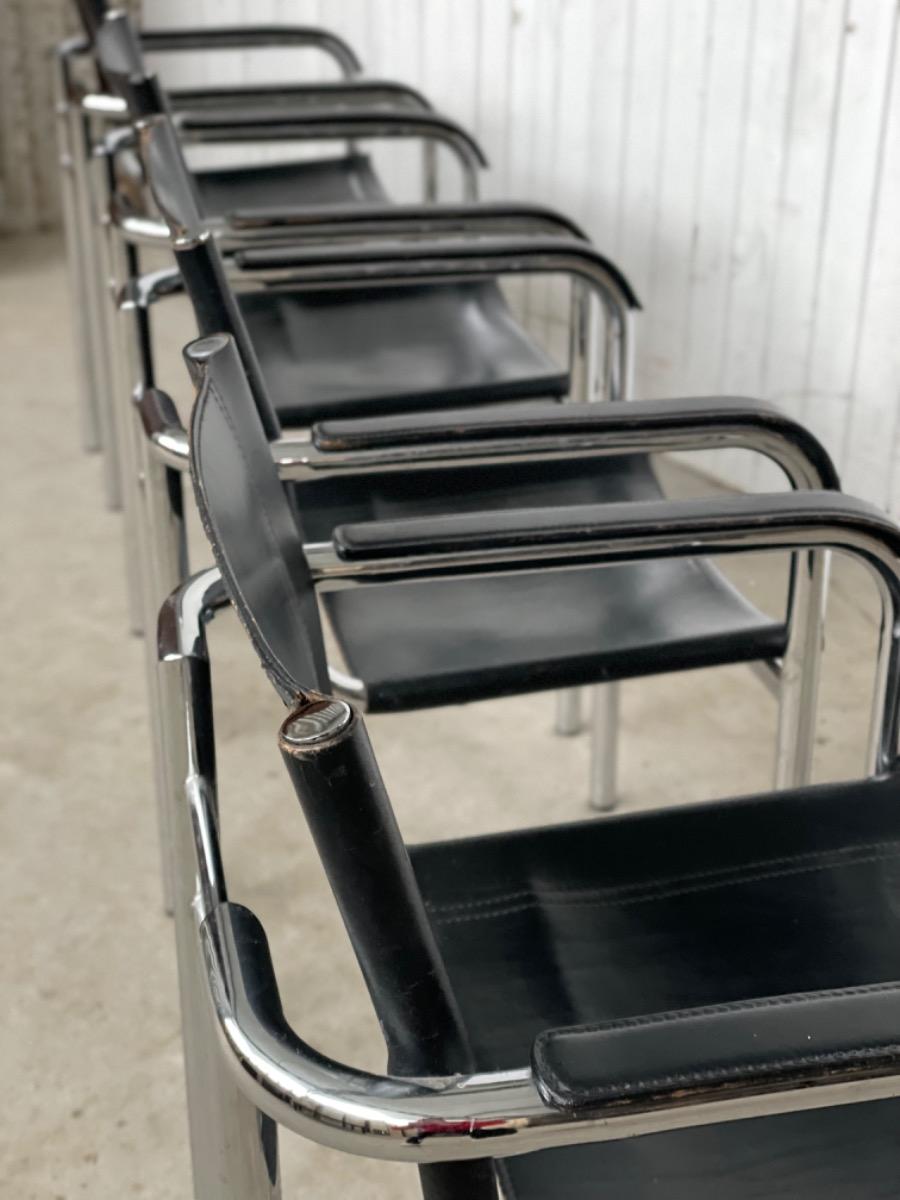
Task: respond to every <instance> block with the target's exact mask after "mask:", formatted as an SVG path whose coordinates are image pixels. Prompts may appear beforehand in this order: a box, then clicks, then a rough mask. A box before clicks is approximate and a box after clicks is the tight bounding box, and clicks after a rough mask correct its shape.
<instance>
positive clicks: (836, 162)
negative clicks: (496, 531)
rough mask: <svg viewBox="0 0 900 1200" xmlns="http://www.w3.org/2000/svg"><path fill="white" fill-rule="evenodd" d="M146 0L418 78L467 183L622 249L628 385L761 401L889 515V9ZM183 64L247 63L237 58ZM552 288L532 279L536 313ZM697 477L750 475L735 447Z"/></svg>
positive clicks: (162, 14) (841, 2)
mask: <svg viewBox="0 0 900 1200" xmlns="http://www.w3.org/2000/svg"><path fill="white" fill-rule="evenodd" d="M144 7H145V13H146V18H145V22H146V24H147V25H148V26H149V25H152V24H160V25H161V24H169V23H172V24H177V23H185V22H188V21H189V22H190V23H192V24H193V23H197V22H198V21H200V20H203V21H206V22H208V23H220V24H224V23H228V22H237V21H241V22H244V21H246V22H256V23H259V22H265V21H284V22H298V23H299V22H315V23H321V24H325V25H327V26H329V27H331V28H333V29H335V30H336V31H337V32H340V33H342V34H344V35H345V36H346V37H347V38H348V39H349V40H350V41H351V42H352V43H353V44H354V45H355V46H356V47H357V49H358V50H359V52H360V54H361V56H362V57H363V59H364V61H365V64H366V67H367V69H368V70H369V72H370V73H373V74H378V75H382V76H391V77H396V78H399V79H403V80H405V81H408V82H410V83H413V84H416V85H418V86H420V87H422V88H423V89H424V90H426V91H427V92H428V95H429V96H430V97H431V98H432V99H433V101H434V102H435V104H436V106H437V107H439V108H441V109H442V110H444V111H445V112H447V113H448V114H449V115H451V116H453V117H455V118H456V119H458V120H459V121H461V122H463V123H464V124H466V125H467V126H469V127H470V128H472V129H473V130H474V131H475V132H476V133H477V135H478V137H479V138H480V139H481V141H482V142H483V144H484V145H485V147H486V149H487V152H488V155H489V157H490V159H491V164H492V167H491V171H490V173H489V175H488V177H487V179H486V181H485V184H484V188H483V194H484V195H486V196H500V195H503V196H507V197H520V198H525V197H527V198H530V199H534V200H540V201H544V202H548V203H550V204H553V205H556V206H558V207H560V208H563V209H565V210H566V211H567V212H569V213H571V214H572V215H573V216H574V217H576V218H577V219H578V220H579V221H581V222H582V223H583V224H584V225H585V226H586V227H587V228H588V230H589V232H590V233H591V235H592V236H593V238H594V239H595V241H596V243H597V245H598V247H600V248H601V249H602V250H604V251H605V252H606V253H608V254H610V255H611V256H613V257H614V258H615V259H616V260H617V261H619V262H620V264H621V265H622V266H623V268H624V269H625V271H626V272H627V273H628V275H629V276H630V277H631V279H632V280H633V282H634V284H635V287H636V288H637V291H638V293H639V295H640V297H641V299H642V301H643V304H644V308H645V315H644V318H643V320H642V326H641V330H640V333H641V338H640V345H639V353H638V371H637V394H638V395H639V396H643V397H657V396H667V395H669V396H672V395H685V394H710V393H716V392H718V393H723V392H724V393H740V394H747V395H754V396H763V397H768V398H771V399H773V400H775V401H777V402H778V403H779V404H781V405H783V406H784V407H785V408H786V409H788V410H789V411H790V412H791V413H793V414H795V415H797V416H800V417H801V418H803V419H804V420H805V421H807V422H808V423H809V424H810V425H811V426H812V428H813V429H814V430H815V431H816V432H817V433H818V434H819V435H820V436H821V437H822V438H823V440H824V441H825V443H826V445H827V446H828V448H829V449H830V451H831V452H832V454H833V455H834V457H835V458H836V460H837V461H838V463H839V465H840V468H841V471H842V475H843V478H844V482H845V486H846V487H847V488H848V490H851V491H854V492H856V493H858V494H861V495H863V496H865V497H867V498H868V499H871V500H873V501H875V502H876V503H879V504H884V505H887V506H888V507H890V508H891V509H892V510H893V511H894V512H895V513H900V349H898V344H900V253H898V236H897V234H898V224H900V85H898V81H897V74H898V70H900V60H898V56H897V26H898V5H897V3H896V2H895V0H195V3H194V4H192V5H190V6H186V5H184V4H182V3H180V0H145V5H144ZM275 57H277V58H278V60H279V61H278V62H277V65H276V64H275V63H272V62H271V60H270V61H269V67H268V70H269V74H270V75H274V74H275V73H276V71H277V75H278V77H280V78H281V77H287V76H288V74H289V72H290V66H291V64H292V63H296V59H290V58H288V57H287V55H281V54H278V55H277V56H275ZM310 61H311V60H310ZM185 65H186V64H185ZM203 69H204V70H205V71H206V72H207V75H208V76H209V77H221V75H222V72H223V69H224V70H225V71H226V72H227V73H228V75H229V76H230V77H232V78H247V77H248V75H247V72H248V56H246V55H242V54H233V55H229V56H228V60H227V63H224V64H222V63H220V64H215V65H213V64H212V63H208V64H207V65H206V66H205V67H204V68H203ZM322 72H323V74H324V73H326V71H325V68H324V67H323V68H322ZM394 153H395V155H396V156H398V157H399V156H400V153H401V152H399V151H395V152H394ZM561 298H562V294H561V291H560V290H559V289H557V288H554V287H553V286H552V285H551V284H549V283H536V284H534V285H532V286H531V287H530V289H529V299H528V302H529V307H530V309H531V311H532V313H534V314H535V315H537V316H538V317H539V318H541V319H543V320H545V321H548V322H551V323H552V322H556V321H562V319H563V318H564V315H565V309H564V308H563V307H561V304H560V301H561ZM717 468H718V469H719V470H720V471H721V472H723V473H724V474H725V475H726V477H727V478H728V479H729V480H730V481H732V482H734V483H737V484H739V485H743V486H758V485H759V484H760V483H761V482H762V479H763V477H762V476H761V475H760V472H759V469H758V467H756V466H754V465H753V464H752V462H751V460H750V459H749V457H748V456H745V455H741V454H740V453H739V452H734V453H732V454H730V455H728V456H727V457H723V458H720V459H719V461H718V464H717Z"/></svg>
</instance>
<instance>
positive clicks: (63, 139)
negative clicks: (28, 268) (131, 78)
mask: <svg viewBox="0 0 900 1200" xmlns="http://www.w3.org/2000/svg"><path fill="white" fill-rule="evenodd" d="M54 68H55V69H54V76H53V86H54V107H55V113H56V136H57V148H58V154H59V182H60V196H61V199H62V215H63V229H64V231H65V241H66V262H67V267H68V277H69V296H70V301H71V304H70V307H71V311H72V315H73V321H74V325H75V356H76V361H77V372H78V400H79V418H80V424H81V439H82V446H83V447H84V449H85V450H86V451H87V452H89V453H92V452H94V451H96V450H99V449H100V426H99V417H98V413H97V392H96V386H95V383H94V378H93V370H92V366H93V364H92V361H91V335H90V329H89V325H88V322H89V319H90V317H89V313H88V298H87V294H86V282H85V276H86V270H87V268H86V265H85V261H84V254H85V246H84V242H83V240H82V234H81V219H80V216H79V213H78V190H77V182H76V178H75V161H74V156H75V154H76V147H75V145H74V144H73V137H72V130H73V122H74V121H75V120H76V119H77V116H76V115H74V113H73V104H72V101H71V98H70V85H71V80H70V70H69V61H68V58H67V57H66V56H65V54H64V53H63V49H62V47H61V48H60V49H59V50H58V51H57V53H56V54H55V55H54Z"/></svg>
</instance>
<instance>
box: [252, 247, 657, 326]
mask: <svg viewBox="0 0 900 1200" xmlns="http://www.w3.org/2000/svg"><path fill="white" fill-rule="evenodd" d="M486 261H488V262H489V266H488V267H485V266H484V263H485V262H486ZM234 262H235V264H236V265H237V266H238V267H240V268H242V269H244V270H248V271H254V270H255V271H259V270H263V271H265V270H282V269H289V268H296V269H298V270H299V269H302V270H303V272H304V275H305V276H308V277H309V278H310V279H314V278H315V279H318V278H321V279H322V281H323V282H329V283H343V282H348V283H355V284H357V285H359V284H361V283H367V282H372V281H374V280H377V279H378V278H379V272H381V273H386V274H388V275H391V273H392V271H393V269H394V268H395V267H396V264H398V263H400V264H403V265H404V267H405V269H406V271H407V272H408V273H409V274H410V277H413V274H414V273H417V274H419V275H421V276H424V277H429V276H430V275H432V274H435V273H438V274H439V273H440V272H441V269H443V270H444V271H446V272H447V273H448V274H450V273H452V272H453V271H454V270H455V271H472V272H475V273H481V274H492V275H495V274H502V273H503V271H504V263H508V264H509V268H510V269H511V270H516V271H519V272H527V271H538V270H546V271H553V272H562V273H566V272H571V271H575V270H577V269H578V268H579V267H593V268H599V269H600V270H601V271H603V273H604V274H606V275H608V276H609V277H610V278H611V279H612V280H613V281H614V282H615V284H616V286H617V287H618V288H619V289H620V290H621V292H622V294H623V296H624V297H625V300H626V302H627V304H628V305H629V307H631V308H640V303H639V301H638V298H637V295H636V294H635V292H634V289H633V288H632V286H631V284H630V283H629V282H628V280H627V279H626V277H625V276H624V275H623V274H622V272H621V271H620V270H619V268H618V267H617V266H616V265H615V264H614V263H613V262H611V261H610V260H609V259H608V258H604V256H603V255H602V254H598V253H597V251H596V250H594V249H593V248H592V247H591V246H588V245H585V244H584V243H583V242H580V241H576V240H574V239H572V238H562V237H555V238H551V237H533V236H529V237H490V238H487V237H484V238H479V239H477V240H476V239H471V238H470V239H465V238H443V239H440V240H434V241H432V240H428V239H424V238H423V239H421V240H418V239H417V240H412V239H411V240H408V241H397V242H389V241H384V242H374V243H369V244H366V245H353V246H342V245H337V246H305V247H299V248H298V247H291V246H287V247H267V248H266V249H259V250H257V249H251V250H240V251H238V252H237V253H236V254H235V256H234Z"/></svg>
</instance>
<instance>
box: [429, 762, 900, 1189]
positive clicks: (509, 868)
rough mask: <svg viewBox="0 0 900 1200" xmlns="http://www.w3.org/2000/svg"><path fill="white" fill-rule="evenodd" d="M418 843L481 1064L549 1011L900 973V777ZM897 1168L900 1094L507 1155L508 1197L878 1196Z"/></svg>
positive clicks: (560, 1014)
mask: <svg viewBox="0 0 900 1200" xmlns="http://www.w3.org/2000/svg"><path fill="white" fill-rule="evenodd" d="M411 854H412V860H413V866H414V869H415V873H416V878H417V880H418V884H419V887H420V889H421V891H422V893H423V895H424V897H425V901H426V904H427V907H428V912H429V915H430V917H431V921H432V925H433V928H434V930H435V933H436V935H437V938H438V943H439V947H440V951H441V954H442V957H443V960H444V962H445V964H446V966H447V969H448V972H449V975H450V980H451V984H452V987H453V991H454V994H455V996H456V999H457V1001H458V1003H459V1005H460V1007H461V1009H462V1013H463V1018H464V1022H465V1027H466V1030H467V1032H468V1035H469V1038H470V1042H471V1045H472V1048H473V1053H474V1057H475V1062H476V1067H477V1069H502V1068H512V1067H515V1066H521V1064H522V1063H523V1062H527V1061H528V1060H529V1056H530V1054H531V1049H532V1043H533V1041H534V1039H535V1036H536V1035H537V1034H538V1033H540V1032H541V1031H542V1030H546V1029H548V1028H558V1027H560V1026H568V1025H581V1024H591V1023H594V1022H605V1021H610V1020H616V1019H622V1018H629V1017H633V1016H637V1015H640V1014H646V1013H662V1012H666V1011H669V1010H673V1009H682V1008H689V1007H697V1006H706V1005H721V1004H727V1003H729V1002H732V1001H738V1000H743V999H747V998H752V997H755V996H778V995H783V994H785V993H791V992H804V991H817V990H820V989H833V988H846V987H853V986H858V985H866V984H877V983H879V982H882V981H889V980H896V979H897V978H900V781H898V780H897V779H896V778H892V779H887V780H882V781H877V782H870V783H864V784H861V783H856V784H847V785H838V786H829V787H817V788H810V789H805V790H803V791H798V792H794V793H782V794H781V795H777V796H766V797H762V798H751V799H746V800H736V801H728V802H721V803H717V804H704V805H698V806H693V807H690V808H682V809H678V810H671V809H669V810H667V811H657V812H653V813H650V814H637V815H633V816H623V817H616V818H611V819H607V820H604V821H602V822H599V821H586V822H579V823H577V824H573V825H568V826H558V827H555V828H546V829H533V830H527V831H524V832H521V833H513V834H502V835H497V836H493V837H483V838H476V839H467V840H462V841H454V842H442V843H439V844H433V845H426V846H420V847H412V848H411ZM897 1029H898V1035H900V1010H898V1013H897ZM853 1033H854V1035H856V1034H858V1035H859V1037H860V1039H861V1040H862V1039H864V1035H865V1030H854V1031H853ZM898 1040H900V1036H898ZM706 1050H707V1047H705V1046H704V1045H703V1044H702V1042H701V1043H700V1044H698V1045H697V1047H696V1066H697V1069H698V1070H700V1069H702V1066H703V1060H704V1055H705V1053H706ZM898 1171H900V1101H880V1102H877V1103H870V1104H857V1105H850V1106H847V1107H844V1108H834V1109H825V1110H823V1111H819V1112H816V1111H809V1112H805V1113H799V1114H792V1115H788V1116H777V1117H767V1118H761V1119H756V1120H753V1121H749V1122H746V1121H737V1122H734V1123H727V1124H721V1125H716V1126H710V1127H708V1128H695V1129H688V1130H684V1131H678V1132H672V1133H664V1134H655V1135H651V1136H646V1137H642V1138H638V1139H635V1140H625V1141H620V1142H611V1143H606V1144H601V1145H593V1146H587V1147H574V1148H571V1149H567V1150H564V1151H553V1152H545V1153H541V1154H535V1155H529V1156H528V1157H526V1158H514V1159H509V1160H507V1161H506V1162H505V1163H504V1164H502V1167H501V1178H503V1179H504V1181H505V1190H506V1193H507V1195H508V1196H510V1197H514V1198H516V1200H547V1198H548V1197H550V1196H552V1197H554V1200H598V1198H599V1197H605V1196H609V1197H615V1198H616V1200H619V1198H620V1197H621V1198H622V1200H625V1198H626V1197H627V1200H656V1198H657V1197H666V1200H724V1198H725V1197H727V1198H728V1200H751V1198H752V1200H774V1198H777V1200H850V1198H852V1200H876V1198H879V1200H881V1198H885V1200H886V1198H887V1197H893V1196H896V1195H897V1194H898V1184H897V1179H898Z"/></svg>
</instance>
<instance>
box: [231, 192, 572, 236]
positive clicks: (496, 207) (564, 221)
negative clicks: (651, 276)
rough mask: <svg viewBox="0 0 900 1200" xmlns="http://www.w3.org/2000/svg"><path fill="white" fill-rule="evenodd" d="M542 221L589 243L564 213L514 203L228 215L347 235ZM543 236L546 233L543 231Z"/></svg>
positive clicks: (237, 221) (326, 207)
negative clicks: (335, 229)
mask: <svg viewBox="0 0 900 1200" xmlns="http://www.w3.org/2000/svg"><path fill="white" fill-rule="evenodd" d="M517 218H518V219H520V220H529V219H530V220H532V221H534V222H537V223H540V222H543V223H545V224H547V225H550V226H552V227H554V228H555V229H556V232H557V233H560V234H569V235H571V236H572V237H575V238H577V239H578V240H579V241H582V242H586V241H588V240H589V239H588V236H587V234H586V233H585V232H584V230H582V229H580V228H579V227H578V226H577V225H576V224H575V222H574V221H572V220H570V219H569V218H568V217H566V216H564V215H563V214H562V213H557V212H554V211H553V209H552V208H545V207H543V206H542V205H539V204H516V203H512V202H502V201H493V202H486V201H474V202H471V203H468V202H467V203H460V204H452V203H447V204H390V203H386V202H385V203H381V204H352V203H348V204H320V205H316V206H312V205H306V206H301V207H297V208H288V209H283V210H279V209H274V210H273V209H272V208H255V209H254V208H246V209H238V210H236V211H235V212H233V213H231V214H230V215H229V220H230V221H231V223H232V224H234V225H235V226H241V225H254V224H263V225H270V224H277V223H278V222H280V221H281V222H289V223H290V224H291V225H296V226H298V227H300V228H302V227H303V226H305V225H321V224H324V225H328V226H332V225H334V226H339V225H340V226H344V225H346V226H347V227H348V229H349V230H353V229H355V228H358V227H359V226H363V227H367V226H369V225H372V224H376V223H377V224H381V225H386V226H388V227H391V226H397V225H401V226H407V225H408V226H411V227H413V228H417V227H418V226H421V227H422V228H424V229H426V230H445V231H447V232H459V233H465V232H466V230H467V228H469V227H470V226H471V224H473V223H474V224H477V225H478V226H479V227H482V226H488V225H490V224H491V223H492V222H503V221H510V220H515V219H517ZM542 233H543V234H544V236H546V234H547V230H546V229H544V230H542Z"/></svg>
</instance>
